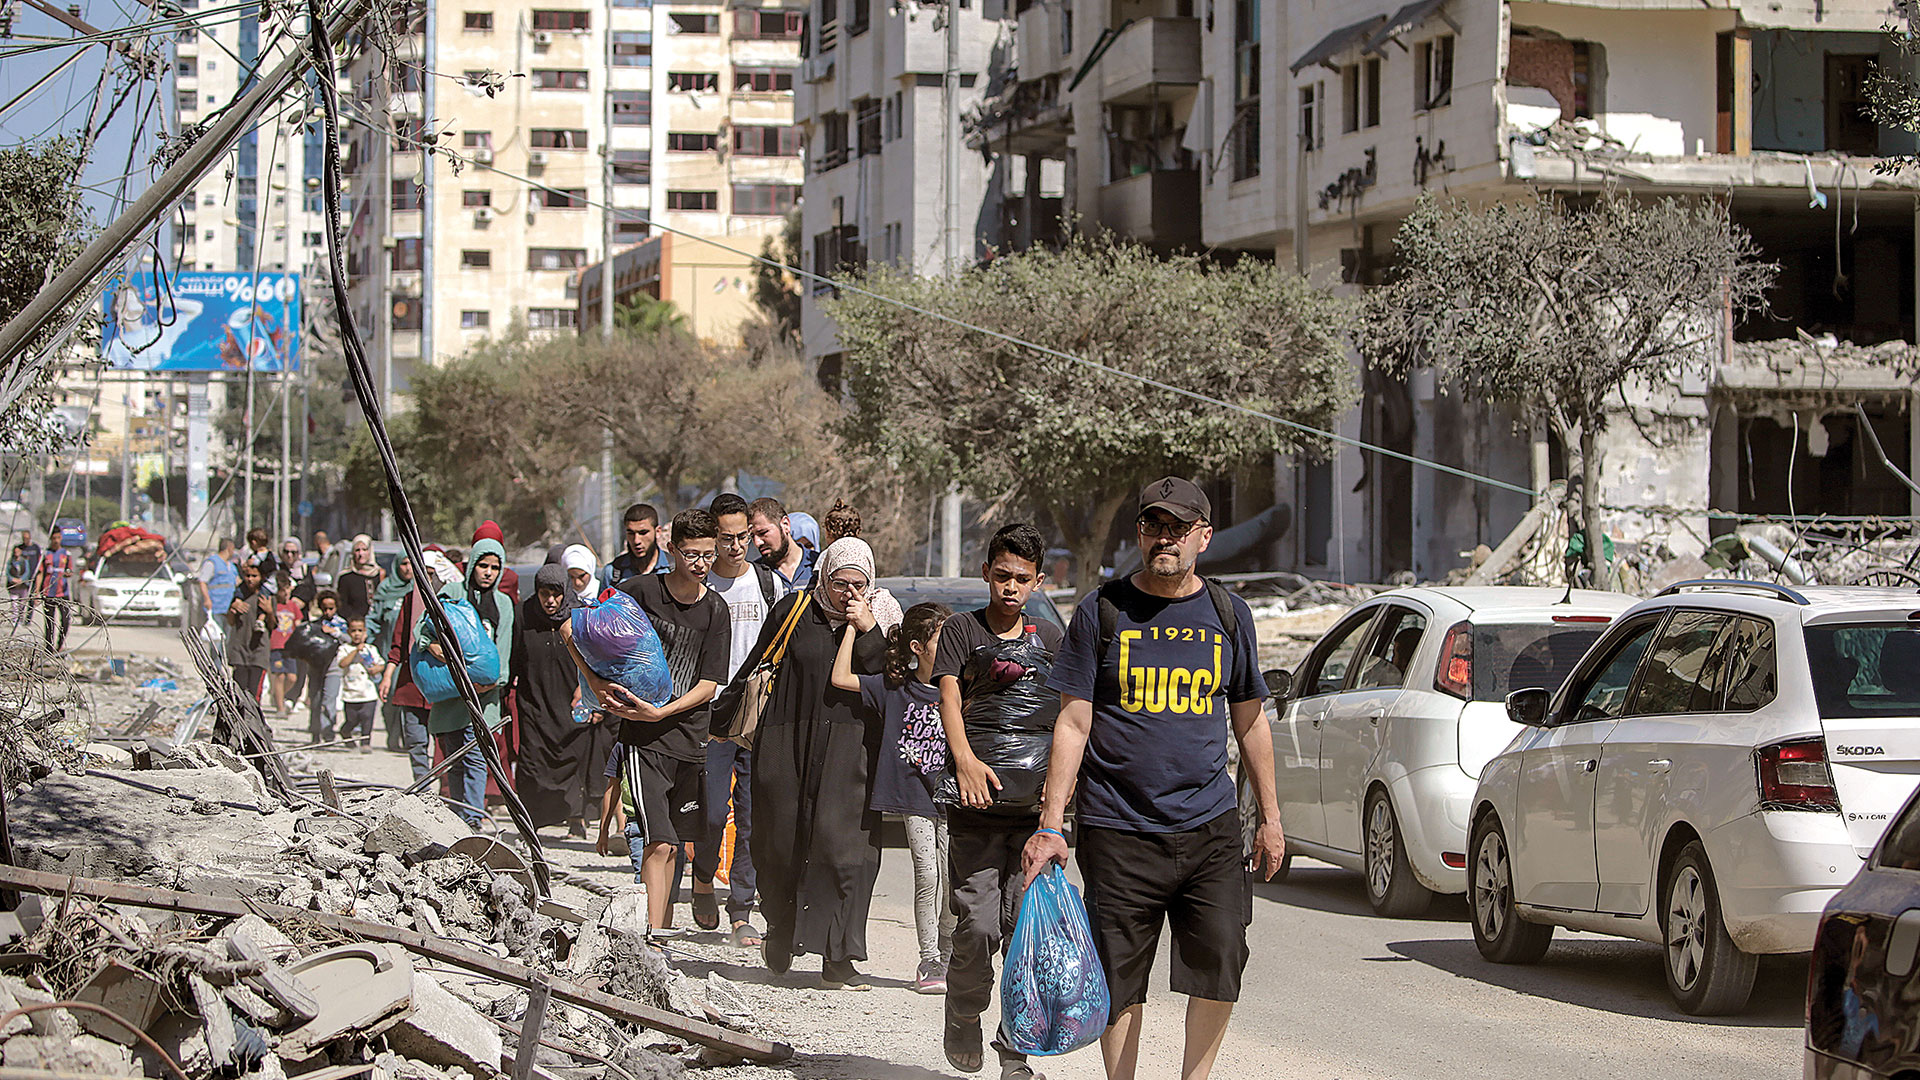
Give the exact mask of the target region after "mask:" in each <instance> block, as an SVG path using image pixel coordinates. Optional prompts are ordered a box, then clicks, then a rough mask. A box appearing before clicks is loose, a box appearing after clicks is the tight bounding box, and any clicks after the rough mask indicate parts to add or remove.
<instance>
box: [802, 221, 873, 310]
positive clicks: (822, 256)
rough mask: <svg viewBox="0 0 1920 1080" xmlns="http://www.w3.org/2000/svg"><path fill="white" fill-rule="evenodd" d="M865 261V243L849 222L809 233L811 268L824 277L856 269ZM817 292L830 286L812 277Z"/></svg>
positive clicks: (847, 272)
mask: <svg viewBox="0 0 1920 1080" xmlns="http://www.w3.org/2000/svg"><path fill="white" fill-rule="evenodd" d="M866 265H867V246H866V245H865V244H863V243H861V242H860V230H859V228H858V227H857V226H853V225H836V226H834V227H833V228H831V229H828V230H827V231H825V232H822V233H816V234H814V237H813V272H814V273H816V274H820V275H822V276H825V277H838V276H840V275H842V274H849V273H859V272H860V270H861V269H863V268H864V267H865V266H866ZM812 287H813V292H814V294H815V295H818V294H820V293H823V292H828V291H831V290H832V288H833V286H831V285H828V284H826V283H825V282H822V281H819V280H817V279H816V280H814V282H813V286H812Z"/></svg>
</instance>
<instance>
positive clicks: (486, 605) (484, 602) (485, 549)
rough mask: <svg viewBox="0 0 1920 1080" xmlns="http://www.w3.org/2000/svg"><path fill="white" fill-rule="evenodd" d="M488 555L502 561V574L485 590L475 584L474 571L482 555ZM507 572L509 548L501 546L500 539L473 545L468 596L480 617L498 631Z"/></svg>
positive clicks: (468, 560)
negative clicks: (501, 593) (503, 584)
mask: <svg viewBox="0 0 1920 1080" xmlns="http://www.w3.org/2000/svg"><path fill="white" fill-rule="evenodd" d="M486 555H491V556H493V557H494V558H495V559H498V560H499V561H500V576H498V577H496V578H494V579H493V588H491V589H484V590H483V589H481V588H480V587H479V586H478V585H475V584H474V582H473V573H474V568H476V567H478V566H479V565H480V559H481V557H482V556H486ZM506 574H507V549H506V548H503V547H501V546H500V542H499V541H498V540H482V541H480V542H479V543H477V544H475V545H473V550H472V551H470V552H468V553H467V593H468V596H469V598H470V599H472V601H473V607H474V610H475V611H478V612H479V613H480V618H481V619H482V620H484V621H485V622H486V624H487V626H488V627H490V628H491V629H493V630H496V631H497V630H499V629H500V614H501V611H500V586H501V584H502V583H504V582H505V580H506ZM509 603H511V601H509Z"/></svg>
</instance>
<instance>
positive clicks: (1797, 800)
mask: <svg viewBox="0 0 1920 1080" xmlns="http://www.w3.org/2000/svg"><path fill="white" fill-rule="evenodd" d="M1755 756H1756V757H1757V758H1758V760H1759V765H1760V806H1761V808H1762V809H1765V810H1832V809H1835V808H1836V807H1838V806H1839V805H1840V798H1839V796H1838V795H1837V794H1836V793H1835V792H1834V790H1833V771H1832V770H1830V769H1828V768H1827V742H1826V740H1825V739H1821V738H1812V739H1795V740H1794V741H1792V742H1783V743H1775V744H1773V745H1772V746H1763V747H1761V748H1760V749H1759V751H1758V752H1757V753H1756V755H1755Z"/></svg>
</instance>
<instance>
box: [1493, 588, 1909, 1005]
mask: <svg viewBox="0 0 1920 1080" xmlns="http://www.w3.org/2000/svg"><path fill="white" fill-rule="evenodd" d="M1507 709H1508V712H1509V713H1510V714H1511V715H1512V717H1513V718H1514V720H1516V721H1517V722H1519V723H1522V724H1525V725H1527V727H1528V730H1527V731H1526V732H1525V733H1524V734H1522V735H1521V736H1520V737H1519V738H1517V739H1515V740H1514V741H1513V744H1512V745H1511V746H1509V747H1507V749H1506V750H1505V751H1503V752H1502V753H1501V754H1500V755H1499V756H1497V757H1495V758H1494V760H1493V761H1492V762H1490V763H1489V764H1488V765H1487V768H1486V770H1485V772H1484V773H1482V775H1481V777H1480V788H1479V791H1478V793H1477V794H1476V795H1475V798H1474V806H1473V827H1472V838H1471V840H1470V841H1469V844H1470V847H1469V851H1470V853H1471V856H1472V888H1471V900H1472V903H1471V907H1472V911H1473V931H1474V939H1475V942H1476V943H1477V944H1478V945H1479V948H1480V952H1481V953H1482V955H1484V956H1486V957H1487V958H1488V959H1489V960H1493V961H1496V962H1501V963H1529V962H1532V961H1535V960H1538V959H1539V958H1540V957H1541V955H1542V954H1544V953H1545V952H1546V950H1547V947H1548V944H1549V942H1550V940H1551V939H1552V936H1553V928H1554V927H1555V926H1564V927H1568V928H1571V929H1577V930H1589V931H1595V932H1598V933H1606V934H1616V935H1619V936H1622V937H1631V938H1639V939H1641V940H1644V941H1649V942H1653V943H1655V944H1659V945H1662V946H1664V947H1665V949H1666V963H1665V965H1664V967H1665V971H1666V979H1667V987H1668V989H1669V991H1671V993H1672V995H1673V998H1674V1000H1675V1001H1676V1002H1678V1003H1679V1005H1680V1007H1681V1009H1683V1010H1684V1011H1686V1012H1689V1013H1694V1014H1697V1015H1712V1014H1719V1013H1730V1012H1736V1011H1738V1010H1739V1009H1741V1008H1742V1007H1744V1006H1745V1004H1746V1001H1747V996H1748V994H1749V992H1750V991H1751V989H1752V987H1753V979H1754V972H1755V969H1756V967H1757V959H1756V958H1757V957H1758V956H1759V955H1761V954H1766V953H1792V952H1804V951H1806V950H1807V949H1808V948H1809V947H1811V946H1812V944H1813V940H1814V931H1815V927H1816V924H1817V922H1818V920H1819V917H1820V909H1821V907H1822V906H1823V905H1824V904H1826V902H1827V901H1828V900H1829V899H1831V898H1832V897H1833V895H1834V894H1835V893H1836V892H1838V891H1839V890H1840V888H1841V887H1842V886H1844V885H1845V884H1846V883H1847V881H1848V880H1849V879H1851V878H1852V877H1853V875H1854V874H1855V872H1857V871H1858V870H1859V869H1860V866H1861V863H1862V861H1863V860H1864V859H1865V858H1866V857H1867V855H1868V854H1869V853H1870V852H1871V851H1872V850H1873V846H1874V844H1875V843H1876V842H1877V841H1878V840H1879V839H1880V835H1881V833H1882V831H1883V830H1884V829H1885V828H1886V825H1887V821H1888V819H1889V818H1890V817H1891V816H1892V815H1893V814H1894V813H1896V812H1897V811H1898V810H1899V809H1900V807H1901V805H1902V803H1904V802H1905V801H1906V799H1907V797H1908V796H1909V795H1910V794H1911V793H1912V792H1913V790H1914V786H1915V783H1916V780H1920V772H1917V771H1916V768H1917V765H1920V596H1916V595H1915V594H1914V593H1912V592H1910V591H1907V592H1901V591H1895V590H1891V589H1867V588H1846V587H1818V588H1805V589H1799V590H1795V589H1790V588H1786V587H1784V586H1779V585H1771V584H1766V583H1762V582H1752V581H1727V580H1720V581H1698V582H1683V583H1681V584H1678V585H1675V586H1673V587H1671V588H1669V589H1667V590H1666V591H1664V592H1662V593H1661V594H1660V595H1659V596H1657V597H1655V598H1654V599H1652V600H1648V601H1646V602H1644V603H1641V604H1638V605H1636V606H1635V607H1634V608H1633V609H1632V610H1630V611H1628V612H1627V613H1626V614H1624V615H1622V616H1621V617H1620V618H1619V619H1617V620H1615V622H1614V625H1613V626H1612V627H1611V628H1610V629H1609V630H1608V631H1607V634H1606V636H1605V637H1603V638H1602V639H1601V640H1600V641H1599V642H1598V643H1597V644H1595V645H1594V647H1593V650H1592V651H1591V652H1589V653H1588V654H1587V655H1586V657H1585V658H1583V659H1582V660H1581V661H1580V664H1579V666H1578V667H1576V668H1575V669H1574V672H1573V675H1572V676H1571V677H1570V678H1569V679H1568V680H1567V681H1566V683H1565V684H1564V685H1563V686H1562V687H1561V688H1560V689H1559V691H1558V693H1555V692H1553V691H1551V690H1549V689H1545V688H1540V687H1532V688H1522V689H1516V690H1515V691H1514V692H1513V693H1511V694H1509V695H1508V698H1507Z"/></svg>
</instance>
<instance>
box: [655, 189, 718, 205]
mask: <svg viewBox="0 0 1920 1080" xmlns="http://www.w3.org/2000/svg"><path fill="white" fill-rule="evenodd" d="M667 209H669V210H718V209H720V193H719V192H717V191H669V192H667Z"/></svg>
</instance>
